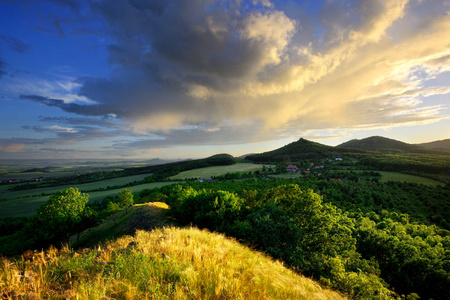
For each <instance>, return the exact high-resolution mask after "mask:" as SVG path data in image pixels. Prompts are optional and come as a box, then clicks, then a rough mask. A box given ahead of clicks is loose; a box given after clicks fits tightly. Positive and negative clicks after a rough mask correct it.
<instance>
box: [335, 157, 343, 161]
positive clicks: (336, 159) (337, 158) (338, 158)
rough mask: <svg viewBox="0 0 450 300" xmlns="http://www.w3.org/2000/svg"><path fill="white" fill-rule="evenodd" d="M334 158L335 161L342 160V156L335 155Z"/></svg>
mask: <svg viewBox="0 0 450 300" xmlns="http://www.w3.org/2000/svg"><path fill="white" fill-rule="evenodd" d="M334 160H335V161H342V158H340V157H336V158H335V159H334Z"/></svg>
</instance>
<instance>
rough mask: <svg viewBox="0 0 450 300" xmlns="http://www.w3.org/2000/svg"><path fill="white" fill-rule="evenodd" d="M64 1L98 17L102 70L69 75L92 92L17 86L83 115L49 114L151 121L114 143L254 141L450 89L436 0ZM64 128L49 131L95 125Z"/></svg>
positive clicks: (404, 111) (393, 110)
mask: <svg viewBox="0 0 450 300" xmlns="http://www.w3.org/2000/svg"><path fill="white" fill-rule="evenodd" d="M69 4H70V11H72V12H74V13H78V15H79V16H78V17H79V20H81V19H82V18H83V17H85V16H84V15H85V14H90V17H89V18H90V20H91V21H92V20H96V21H98V22H99V23H100V24H103V26H102V27H101V30H100V31H99V35H100V36H101V37H102V39H104V40H106V41H107V43H108V46H107V51H108V54H109V62H110V64H111V65H112V66H114V68H113V71H112V72H111V74H110V76H109V77H107V78H96V77H85V78H79V79H78V80H76V84H77V87H76V90H77V93H78V97H80V98H82V99H88V100H90V101H91V103H82V102H81V101H80V100H79V99H74V100H73V101H71V102H70V103H69V101H67V99H62V98H58V97H53V96H51V95H48V94H39V93H28V94H25V93H22V94H23V95H21V99H27V100H31V101H35V102H38V103H41V104H43V105H46V106H49V107H55V108H59V109H61V110H63V111H65V112H69V113H74V114H78V115H80V116H90V117H92V118H87V119H85V118H83V117H80V118H71V119H60V120H58V121H59V122H61V123H64V124H70V125H77V122H78V124H80V122H81V120H85V121H86V122H90V123H88V124H90V125H92V126H111V127H110V128H114V124H111V123H110V124H106V122H105V123H104V124H100V121H99V120H96V121H92V120H93V119H94V117H98V116H105V117H106V116H108V115H110V114H113V115H115V116H117V119H118V120H120V121H121V122H124V126H127V127H128V128H130V130H129V132H134V133H135V134H137V132H142V134H148V135H149V137H148V138H144V137H143V138H142V139H140V140H133V141H129V140H126V141H121V142H118V143H116V144H115V147H119V148H120V147H122V148H125V147H165V146H174V145H180V144H183V145H194V144H195V145H201V144H211V145H219V144H221V143H222V144H226V143H228V144H233V143H245V142H257V141H263V140H270V139H277V138H280V137H287V136H298V132H302V131H308V130H323V129H327V128H347V129H351V128H376V127H379V126H402V125H403V126H409V125H411V124H419V123H424V122H425V123H426V122H436V121H437V120H440V119H442V118H445V117H447V116H448V114H449V112H448V106H447V105H442V104H440V105H438V104H432V103H431V104H430V103H427V101H426V99H425V98H427V97H430V96H431V95H444V94H448V93H449V90H448V88H446V87H445V86H442V85H439V84H436V83H435V81H434V80H436V79H438V78H441V76H444V75H445V72H448V71H450V68H449V65H450V64H449V62H450V42H448V36H450V15H449V14H448V13H447V11H448V8H445V7H444V4H443V3H442V2H440V1H423V2H420V1H407V0H392V1H382V0H366V1H356V0H349V1H326V2H325V3H324V4H323V5H322V6H321V7H320V9H319V11H318V12H317V14H316V16H310V15H308V14H309V13H308V9H309V7H308V5H307V4H304V5H303V6H301V5H297V4H296V3H291V2H289V3H288V2H286V3H281V4H280V3H278V2H270V1H247V2H245V1H226V2H223V1H207V0H203V1H201V0H199V1H189V2H187V1H181V0H179V1H178V0H171V1H167V0H165V1H163V0H155V1H139V0H133V1H131V0H130V1H120V2H113V3H110V2H106V1H105V2H103V1H92V2H88V3H87V4H86V5H85V6H79V7H77V6H74V5H73V3H72V4H71V3H69ZM288 8H292V9H289V10H288ZM81 11H82V12H83V13H81ZM83 14H84V15H83ZM75 19H76V18H75V17H72V20H75ZM314 22H317V24H318V25H319V26H315V23H314ZM68 34H70V33H68ZM68 89H69V90H70V91H71V93H73V92H74V90H75V89H74V88H73V87H69V88H68ZM42 121H44V119H42ZM54 121H56V120H54ZM125 123H126V124H125ZM74 128H75V129H76V130H78V132H76V133H70V132H58V134H67V135H68V134H74V135H76V134H79V135H80V137H81V136H83V134H85V136H89V137H94V136H95V134H96V133H95V130H93V129H92V128H91V129H89V131H88V130H87V129H82V128H78V127H76V126H75V127H74ZM108 128H109V127H108ZM83 130H84V131H83ZM87 132H89V133H87ZM119 132H121V133H124V132H126V130H119V129H118V131H117V132H116V133H117V134H119ZM98 134H99V136H100V135H101V134H107V132H100V131H99V133H98ZM151 134H153V135H154V136H152V135H151ZM155 136H156V137H158V138H155Z"/></svg>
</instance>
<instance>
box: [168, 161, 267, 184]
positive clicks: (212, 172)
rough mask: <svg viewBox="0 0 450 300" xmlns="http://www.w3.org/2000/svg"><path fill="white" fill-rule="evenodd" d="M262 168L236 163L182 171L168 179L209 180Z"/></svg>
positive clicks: (250, 164)
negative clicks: (213, 177) (214, 177)
mask: <svg viewBox="0 0 450 300" xmlns="http://www.w3.org/2000/svg"><path fill="white" fill-rule="evenodd" d="M266 167H268V168H272V167H274V166H270V165H267V166H266ZM262 168H263V165H256V164H252V163H237V164H234V165H231V166H216V167H207V168H200V169H195V170H189V171H184V172H181V173H179V174H177V175H174V176H172V177H170V178H169V179H172V180H182V179H187V178H209V177H212V176H220V175H225V174H227V173H235V172H254V171H257V170H261V169H262Z"/></svg>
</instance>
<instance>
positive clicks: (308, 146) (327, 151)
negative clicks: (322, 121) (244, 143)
mask: <svg viewBox="0 0 450 300" xmlns="http://www.w3.org/2000/svg"><path fill="white" fill-rule="evenodd" d="M340 153H341V152H339V150H336V149H335V148H334V147H331V146H327V145H323V144H319V143H315V142H311V141H308V140H305V139H303V138H301V139H299V140H298V141H296V142H293V143H290V144H288V145H286V146H284V147H281V148H279V149H276V150H272V151H268V152H264V153H261V154H253V155H248V156H247V157H246V159H248V160H251V161H254V162H269V161H293V160H300V159H318V158H327V157H329V156H333V155H339V154H340Z"/></svg>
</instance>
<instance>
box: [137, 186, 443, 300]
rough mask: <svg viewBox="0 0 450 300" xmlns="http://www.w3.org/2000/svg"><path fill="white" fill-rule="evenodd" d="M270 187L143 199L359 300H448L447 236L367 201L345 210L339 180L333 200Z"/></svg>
mask: <svg viewBox="0 0 450 300" xmlns="http://www.w3.org/2000/svg"><path fill="white" fill-rule="evenodd" d="M268 182H271V181H270V180H269V181H265V180H258V181H255V180H244V181H239V182H234V184H236V185H238V186H239V187H235V186H234V184H233V182H231V181H228V182H226V181H225V182H220V183H208V184H207V185H204V186H203V187H202V186H200V185H198V184H197V183H191V184H184V185H177V186H171V187H164V188H161V189H160V190H158V191H157V190H153V191H152V192H150V191H144V192H142V193H141V195H140V197H141V200H143V199H144V198H145V197H146V196H151V197H152V198H153V199H157V200H159V201H161V200H164V201H166V202H167V203H168V204H169V205H170V206H171V212H172V213H173V216H174V217H175V218H176V219H177V220H178V221H179V222H181V223H182V224H190V223H191V224H195V225H196V226H199V227H201V228H208V229H210V230H214V231H219V232H224V233H226V234H228V235H230V236H233V237H235V238H237V239H239V240H241V241H244V242H246V243H249V244H251V245H253V246H255V247H257V248H258V249H261V250H263V251H265V252H267V253H269V254H270V255H272V256H273V257H274V258H280V259H282V260H283V261H285V262H286V263H287V264H289V265H290V266H291V267H292V268H293V269H296V270H298V271H300V272H301V273H303V274H305V275H307V276H311V277H313V278H315V279H317V280H318V281H320V282H321V283H322V284H325V285H328V286H330V287H333V288H335V289H338V290H340V291H342V292H345V293H346V294H348V295H350V296H351V297H353V298H356V299H389V298H392V297H397V296H398V295H405V296H404V297H407V298H408V299H417V298H418V297H419V296H420V297H422V298H433V299H447V297H448V294H449V287H450V255H449V253H450V236H449V235H448V234H449V232H448V231H446V230H444V229H441V228H439V227H437V226H435V225H431V226H430V225H425V224H419V223H415V222H412V221H411V220H410V217H409V215H408V214H404V213H398V212H389V211H388V210H385V209H383V210H381V211H380V212H379V213H377V212H375V211H369V209H366V208H365V206H364V204H363V203H362V202H360V201H353V203H352V204H351V205H350V207H348V206H347V205H343V207H346V208H345V209H342V208H339V207H338V206H336V205H334V204H332V203H339V202H343V201H346V200H345V199H339V192H338V191H339V190H340V189H339V188H336V186H335V184H338V183H331V182H329V183H327V184H329V186H327V187H324V188H323V189H322V192H324V193H326V194H329V193H330V192H331V190H334V191H336V192H338V193H336V195H335V196H333V197H332V196H331V195H330V196H328V197H327V198H328V203H327V202H324V201H323V200H322V197H321V196H320V195H319V194H317V193H314V192H313V191H312V190H311V189H303V188H301V187H300V186H299V185H297V184H283V185H277V184H279V183H281V182H280V181H278V182H277V181H273V182H272V183H271V184H268ZM346 188H348V187H346ZM446 199H448V198H446ZM356 204H357V205H356ZM353 206H355V209H350V210H349V209H348V208H351V207H353ZM391 290H394V291H395V292H396V293H397V295H396V294H394V293H393V292H392V291H391Z"/></svg>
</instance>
